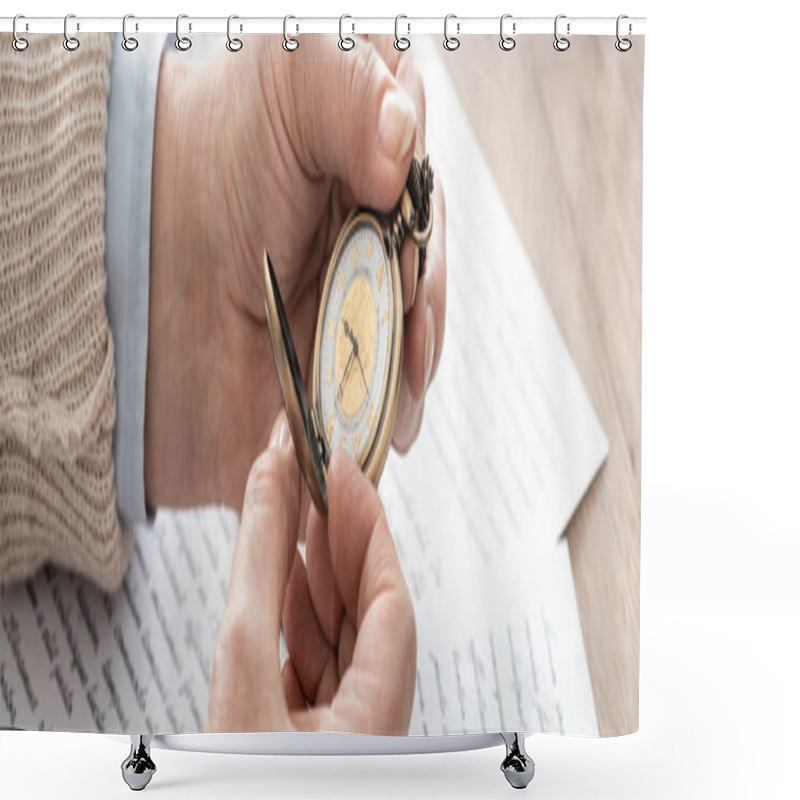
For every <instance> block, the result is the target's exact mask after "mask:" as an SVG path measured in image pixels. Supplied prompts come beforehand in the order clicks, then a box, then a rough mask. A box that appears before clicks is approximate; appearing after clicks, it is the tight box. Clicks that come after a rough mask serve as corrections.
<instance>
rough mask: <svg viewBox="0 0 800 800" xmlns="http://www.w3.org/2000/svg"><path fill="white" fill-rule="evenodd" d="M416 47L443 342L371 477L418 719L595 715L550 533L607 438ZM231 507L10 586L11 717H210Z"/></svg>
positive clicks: (575, 726) (25, 721) (51, 720)
mask: <svg viewBox="0 0 800 800" xmlns="http://www.w3.org/2000/svg"><path fill="white" fill-rule="evenodd" d="M422 66H423V70H424V74H425V80H426V84H427V87H428V88H427V91H428V98H429V102H428V121H427V126H428V134H427V140H428V150H429V152H430V153H431V156H432V160H433V162H434V164H435V169H436V180H440V181H442V182H443V185H444V186H445V187H446V193H447V207H448V219H447V251H448V283H447V287H448V299H447V324H446V331H445V349H444V355H443V358H442V361H441V364H440V367H439V373H438V375H437V377H436V380H435V383H434V384H433V386H432V388H431V390H430V392H429V395H428V398H427V400H426V408H425V418H424V422H423V427H422V430H421V432H420V436H419V439H418V440H417V442H416V443H415V445H414V447H413V448H412V450H411V452H410V453H409V454H408V455H407V456H406V457H402V458H401V457H399V456H397V455H396V454H394V453H392V455H391V456H390V459H389V461H388V463H387V467H386V470H385V473H384V477H383V479H382V482H381V487H380V492H381V496H382V498H383V501H384V504H385V506H386V510H387V514H388V517H389V520H390V524H391V527H392V531H393V534H394V536H395V541H396V544H397V548H398V552H399V554H400V559H401V562H402V564H403V569H404V572H405V575H406V578H407V580H408V583H409V586H410V588H411V593H412V596H413V599H414V603H415V611H416V621H417V632H418V659H417V676H418V677H417V693H416V697H415V702H414V712H413V718H412V723H411V729H410V733H411V734H438V733H462V732H480V731H496V730H528V731H553V732H568V733H574V734H585V735H591V734H595V733H596V732H597V724H596V720H595V713H594V704H593V699H592V693H591V686H590V683H589V676H588V670H587V664H586V657H585V653H584V649H583V642H582V636H581V628H580V621H579V617H578V612H577V607H576V604H575V596H574V589H573V584H572V575H571V570H570V563H569V551H568V549H567V543H566V541H565V540H564V539H563V538H560V534H561V533H562V531H563V530H564V528H565V526H566V523H567V521H568V519H569V517H570V516H571V514H572V513H573V512H574V510H575V507H576V505H577V503H578V502H579V500H580V498H581V496H582V495H583V493H584V492H585V490H586V488H587V486H588V485H589V483H590V481H591V479H592V477H593V476H594V474H595V472H596V471H597V469H598V468H599V466H600V464H601V463H602V461H603V459H604V458H605V455H606V452H607V443H606V440H605V437H604V435H603V432H602V430H601V429H600V426H599V424H598V421H597V418H596V416H595V414H594V411H593V409H592V407H591V404H590V402H589V400H588V397H587V396H586V393H585V391H584V389H583V387H582V385H581V383H580V380H579V377H578V375H577V373H576V371H575V369H574V367H573V364H572V361H571V359H570V357H569V353H568V352H567V350H566V347H565V345H564V342H563V340H562V338H561V336H560V334H559V332H558V330H557V327H556V325H555V322H554V320H553V317H552V315H551V313H550V311H549V309H548V307H547V304H546V301H545V299H544V296H543V295H542V292H541V290H540V288H539V285H538V283H537V281H536V278H535V274H534V271H533V268H532V266H531V264H530V263H529V261H528V259H527V257H526V255H525V252H524V249H523V247H522V245H521V242H520V240H519V238H518V236H517V235H516V232H515V230H514V228H513V225H512V223H511V221H510V218H509V216H508V214H507V212H506V210H505V207H504V205H503V201H502V197H501V196H500V195H499V193H498V191H497V188H496V186H495V184H494V182H493V180H492V177H491V175H490V173H489V170H488V167H487V165H486V162H485V160H484V158H483V156H482V154H481V152H480V148H479V146H478V144H477V142H476V140H475V138H474V136H473V135H472V133H471V129H470V126H469V124H468V122H467V119H466V116H465V114H464V111H463V109H462V108H461V105H460V103H459V101H458V98H457V96H456V94H455V91H454V90H453V87H452V85H451V82H450V80H449V78H448V76H447V74H446V72H445V71H444V69H443V67H442V66H441V64H440V63H438V62H437V61H435V60H430V61H425V62H424V63H423V65H422ZM265 357H266V356H265ZM236 525H237V520H236V517H235V515H233V514H231V513H229V512H222V511H220V510H218V509H205V510H202V511H197V512H186V513H181V514H174V513H161V514H159V515H158V517H157V519H156V523H155V526H154V528H153V529H140V530H138V531H137V542H136V549H135V553H134V557H133V560H132V563H131V567H130V569H129V572H128V574H127V576H126V578H125V582H124V585H123V588H122V589H121V590H120V591H119V592H118V593H116V594H115V595H113V596H109V595H105V594H103V593H101V592H99V591H98V590H96V589H94V588H92V587H91V586H90V585H89V584H87V583H86V582H84V581H82V580H81V579H79V578H77V577H75V576H73V575H70V574H67V573H64V572H61V571H59V570H46V571H44V572H42V573H40V574H39V575H38V576H37V577H36V578H35V579H34V580H33V581H30V582H28V583H27V584H22V585H16V586H13V587H5V588H4V589H3V590H2V592H0V610H1V611H2V632H0V724H2V725H3V726H9V727H22V728H34V729H35V728H42V729H55V730H59V729H61V730H64V729H68V730H105V731H116V732H128V731H131V732H144V731H154V732H170V733H173V732H192V731H198V730H201V729H202V725H203V721H204V717H205V710H206V706H207V702H208V685H209V680H210V672H211V664H212V658H213V651H214V644H215V640H216V633H217V629H218V626H219V622H220V619H221V615H222V610H223V608H224V600H225V594H226V591H227V583H228V579H229V572H230V564H231V559H232V554H233V546H234V542H235V536H236ZM254 613H255V609H254Z"/></svg>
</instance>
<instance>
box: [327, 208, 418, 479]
mask: <svg viewBox="0 0 800 800" xmlns="http://www.w3.org/2000/svg"><path fill="white" fill-rule="evenodd" d="M402 332H403V318H402V292H401V287H400V270H399V265H398V263H397V260H396V259H395V258H392V257H390V256H389V255H388V254H387V252H386V249H385V247H384V244H383V235H382V232H381V230H380V228H379V227H378V224H377V222H376V220H375V218H374V217H373V216H372V215H371V214H369V213H366V212H361V213H358V214H355V215H353V216H352V217H351V218H350V219H349V220H348V222H347V223H346V224H345V227H344V228H343V230H342V233H341V235H340V237H339V240H338V242H337V245H336V248H335V250H334V253H333V255H332V258H331V264H330V268H329V270H328V274H327V276H326V280H325V286H324V288H323V293H322V302H321V306H320V312H319V318H318V320H317V338H316V347H315V351H314V381H313V384H314V397H315V406H316V412H317V424H318V426H319V427H320V428H321V431H322V433H323V434H324V436H325V439H326V440H327V442H328V446H329V449H330V450H331V451H333V450H334V449H336V448H339V447H343V448H345V449H346V450H347V451H348V452H349V453H350V455H351V456H352V457H353V459H354V460H355V461H356V462H357V463H358V464H359V465H360V466H361V467H362V469H364V470H365V472H367V475H368V476H369V477H370V478H371V479H372V480H374V481H377V477H378V475H379V474H380V471H381V469H382V467H383V463H384V461H385V458H386V451H387V450H388V446H389V441H390V440H391V429H392V427H393V425H394V416H395V412H396V407H397V383H398V379H399V372H400V361H401V357H402Z"/></svg>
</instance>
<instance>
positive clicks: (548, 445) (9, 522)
mask: <svg viewBox="0 0 800 800" xmlns="http://www.w3.org/2000/svg"><path fill="white" fill-rule="evenodd" d="M28 38H29V40H30V43H29V47H28V48H27V49H25V50H24V51H18V50H17V49H16V48H15V47H12V38H11V36H10V35H7V34H2V35H0V109H2V112H0V617H1V620H2V630H0V726H2V727H3V728H12V729H32V730H64V731H101V732H109V733H161V734H171V733H195V732H202V731H207V732H212V731H213V732H223V731H229V732H234V731H235V732H239V731H288V730H320V731H342V732H353V733H368V734H381V735H383V734H387V735H413V736H417V735H440V734H471V733H487V732H503V731H519V732H529V733H536V732H543V733H556V734H568V735H580V736H598V735H600V736H612V735H620V734H626V733H631V732H633V731H635V730H636V729H637V728H638V678H639V676H638V673H639V551H640V547H639V538H640V484H641V474H640V465H641V436H640V428H641V313H642V271H641V247H642V245H641V242H642V90H643V70H644V37H637V38H636V42H635V45H634V46H633V47H632V48H631V49H630V50H628V51H626V52H621V51H619V50H618V49H617V48H615V46H614V43H615V38H614V36H581V37H575V39H574V40H573V41H572V43H571V46H570V47H569V49H567V50H564V51H563V52H562V51H559V50H558V49H557V48H554V47H553V37H552V36H550V37H548V36H539V35H536V36H527V37H525V38H524V39H523V38H520V39H519V41H518V42H517V44H516V46H515V47H514V48H513V50H510V51H507V52H506V51H504V50H503V49H501V48H500V47H498V37H497V36H471V37H465V38H464V40H463V41H462V42H461V44H460V46H459V48H458V49H457V50H455V51H453V52H447V51H446V50H445V49H444V48H443V47H442V39H441V37H427V36H417V37H414V39H413V46H412V47H411V48H410V49H407V50H404V51H401V50H398V49H397V48H396V47H395V46H394V44H395V40H394V37H392V36H356V37H355V39H354V42H355V44H354V47H353V48H352V49H351V50H349V51H347V50H343V49H341V48H340V47H339V38H338V36H336V35H323V34H307V35H304V36H302V37H300V38H299V39H298V41H299V46H298V47H297V48H296V49H295V50H294V51H289V50H287V49H286V48H284V47H283V46H282V45H283V41H284V40H283V39H282V38H281V37H279V36H278V37H275V36H268V35H255V34H250V35H242V37H241V42H242V45H241V47H238V48H237V47H226V41H227V40H226V38H225V37H224V36H223V37H219V36H216V35H203V36H202V37H200V36H198V37H195V38H194V40H193V41H192V44H191V47H190V48H189V49H186V50H184V51H182V50H181V49H180V48H178V47H176V46H175V44H176V40H175V37H174V36H166V37H165V36H156V35H154V34H141V35H139V36H138V40H137V41H138V46H137V47H136V48H135V49H134V50H130V49H128V48H125V47H123V46H122V45H123V40H122V38H121V37H120V36H119V35H111V34H96V33H94V34H91V33H86V34H81V35H80V46H79V47H78V48H77V49H75V50H73V51H69V50H68V49H67V48H65V47H64V46H63V43H64V39H63V37H61V36H50V35H43V34H39V35H30V36H29V37H28Z"/></svg>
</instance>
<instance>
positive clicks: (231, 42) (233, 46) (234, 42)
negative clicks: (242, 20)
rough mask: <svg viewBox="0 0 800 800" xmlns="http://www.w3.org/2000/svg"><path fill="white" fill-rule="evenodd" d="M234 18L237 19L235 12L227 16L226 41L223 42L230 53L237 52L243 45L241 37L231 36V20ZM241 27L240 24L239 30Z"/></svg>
mask: <svg viewBox="0 0 800 800" xmlns="http://www.w3.org/2000/svg"><path fill="white" fill-rule="evenodd" d="M235 19H239V17H237V16H236V14H231V15H230V16H229V17H228V41H227V42H225V47H227V48H228V50H229V51H230V52H231V53H238V52H239V51H240V50H241V49H242V47H243V46H244V45H243V43H242V40H241V39H239V38H237V37H235V36H231V22H233V21H234V20H235ZM241 29H242V28H241V26H239V30H240V31H241Z"/></svg>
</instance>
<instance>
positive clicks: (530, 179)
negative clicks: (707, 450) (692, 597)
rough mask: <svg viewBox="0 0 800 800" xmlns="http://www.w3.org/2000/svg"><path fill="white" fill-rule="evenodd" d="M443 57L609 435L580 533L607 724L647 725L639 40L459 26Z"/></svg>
mask: <svg viewBox="0 0 800 800" xmlns="http://www.w3.org/2000/svg"><path fill="white" fill-rule="evenodd" d="M445 63H446V64H447V66H448V69H449V72H450V74H451V77H452V78H453V81H454V82H455V85H456V87H457V90H458V92H459V95H460V96H461V99H462V102H463V104H464V106H465V108H466V111H467V114H468V116H469V119H470V122H471V123H472V126H473V128H474V130H475V132H476V135H477V137H478V140H479V142H480V143H481V146H482V148H483V151H484V153H485V155H486V158H487V159H488V161H489V165H490V167H491V169H492V172H493V174H494V177H495V180H496V181H497V184H498V186H499V188H500V191H501V194H502V195H503V197H504V198H505V199H506V203H507V206H508V209H509V212H510V214H511V216H512V219H513V220H514V223H515V225H516V227H517V230H518V231H519V234H520V236H521V238H522V241H523V243H524V245H525V248H526V250H527V253H528V255H529V257H530V260H531V263H532V264H533V265H534V269H535V270H536V274H537V276H538V278H539V281H540V283H541V285H542V287H543V289H544V292H545V295H546V296H547V299H548V301H549V303H550V307H551V308H552V310H553V313H554V314H555V317H556V320H557V322H558V325H559V327H560V329H561V331H562V334H563V336H564V338H565V340H566V343H567V346H568V347H569V350H570V352H571V354H572V357H573V359H574V361H575V364H576V366H577V369H578V372H579V373H580V375H581V378H582V380H583V383H584V385H585V386H586V389H587V391H588V393H589V396H590V397H591V399H592V403H593V404H594V407H595V409H596V411H597V414H598V416H599V419H600V422H601V424H602V426H603V429H604V431H605V433H606V436H607V437H608V440H609V456H608V460H607V462H606V463H605V465H604V466H603V467H602V469H601V470H600V473H599V475H598V477H597V478H596V480H595V481H594V483H593V484H592V486H591V487H590V488H589V491H588V492H587V494H586V496H585V497H584V499H583V501H582V502H581V504H580V506H579V507H578V509H577V511H576V513H575V515H574V517H573V519H572V521H571V522H570V524H569V526H568V528H567V532H566V535H567V537H568V540H569V548H570V555H571V559H572V570H573V575H574V579H575V590H576V594H577V600H578V607H579V610H580V616H581V624H582V628H583V637H584V642H585V645H586V653H587V657H588V661H589V671H590V674H591V680H592V689H593V692H594V698H595V708H596V712H597V720H598V726H599V730H600V733H601V734H602V735H606V736H608V735H616V734H622V733H630V732H632V731H635V730H636V729H637V728H638V725H639V558H640V519H641V515H640V495H641V397H642V393H641V385H642V381H641V356H642V349H641V343H642V238H641V237H642V90H643V78H644V37H636V38H635V39H634V47H633V48H632V49H631V50H630V51H629V52H628V53H619V52H617V51H616V50H615V48H614V37H613V36H612V37H599V36H591V37H589V36H581V37H575V38H574V39H573V41H572V46H571V47H570V49H569V50H568V51H567V52H566V53H557V52H556V51H555V50H554V49H553V46H552V38H551V37H547V36H535V37H531V36H528V37H525V38H524V39H522V38H520V40H519V43H518V45H517V47H516V48H515V50H513V51H512V52H510V53H503V52H501V51H500V49H499V47H498V44H497V37H488V36H487V37H477V36H471V37H464V39H463V40H462V45H461V47H460V48H459V50H458V51H456V52H454V53H449V54H446V56H445Z"/></svg>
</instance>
